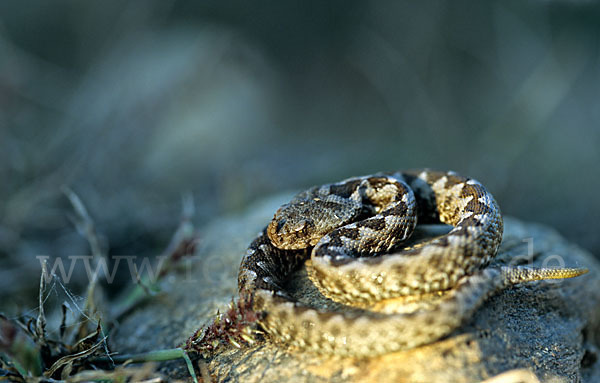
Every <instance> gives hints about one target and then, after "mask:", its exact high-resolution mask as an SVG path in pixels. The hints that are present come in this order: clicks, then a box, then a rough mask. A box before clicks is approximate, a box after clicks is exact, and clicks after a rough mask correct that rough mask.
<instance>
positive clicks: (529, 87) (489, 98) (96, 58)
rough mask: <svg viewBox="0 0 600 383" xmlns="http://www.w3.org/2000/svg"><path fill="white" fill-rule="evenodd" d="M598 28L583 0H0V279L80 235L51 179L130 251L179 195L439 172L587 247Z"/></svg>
mask: <svg viewBox="0 0 600 383" xmlns="http://www.w3.org/2000/svg"><path fill="white" fill-rule="evenodd" d="M599 37H600V7H599V6H598V3H597V2H592V1H516V2H510V1H508V2H488V1H470V2H462V1H452V2H447V1H435V2H414V1H389V2H385V1H374V0H373V1H360V2H359V1H277V0H272V1H256V2H247V1H241V0H239V1H229V2H223V1H217V0H208V1H199V2H198V1H197V2H194V1H164V0H154V1H139V2H123V1H120V0H104V1H101V2H89V1H79V0H56V1H52V2H48V1H43V0H37V1H28V2H26V3H23V2H20V1H2V2H1V3H0V180H1V181H0V270H2V271H1V272H0V273H1V274H0V286H1V291H2V292H3V294H2V295H5V294H7V295H11V294H13V295H12V299H13V300H14V299H15V297H16V296H18V294H16V295H14V293H16V292H23V290H22V289H23V287H24V286H25V287H28V288H29V289H30V290H31V291H29V292H27V294H29V297H32V296H35V288H36V279H37V278H38V275H39V270H40V268H39V262H38V260H37V259H36V258H35V256H36V255H50V256H68V255H81V254H87V253H88V252H89V250H88V248H87V244H86V242H85V240H84V239H82V238H81V237H80V236H79V235H78V234H77V233H76V231H75V229H74V227H73V225H72V223H71V222H70V221H69V214H70V213H71V208H70V206H69V204H68V201H67V200H66V198H65V196H64V195H63V194H62V192H61V186H63V185H67V186H69V187H71V188H72V189H73V190H74V191H75V192H76V193H77V194H78V195H79V196H80V197H81V199H82V200H83V201H84V202H85V203H86V205H87V206H88V208H89V210H90V214H91V215H92V216H93V217H94V219H95V221H96V224H97V228H98V231H99V232H100V233H102V237H101V238H102V240H103V241H104V242H103V243H104V244H105V246H107V249H108V251H109V254H113V255H141V256H151V255H156V254H158V253H160V251H161V250H162V249H163V248H164V247H165V246H166V244H167V243H168V240H169V237H170V235H171V233H172V232H173V230H174V228H175V227H176V225H177V223H178V220H179V212H180V207H181V203H180V201H181V196H182V195H183V194H185V193H186V192H191V193H192V194H193V195H194V197H195V202H196V208H197V209H196V217H195V221H196V223H198V225H200V226H201V225H202V224H203V223H205V222H208V221H209V220H210V219H211V217H213V216H214V215H216V214H224V213H233V212H237V211H241V210H243V209H244V208H246V207H248V206H249V205H250V204H251V203H252V201H255V200H257V199H260V198H261V197H262V196H264V195H268V194H272V193H276V192H281V191H284V190H285V191H289V190H295V189H299V188H304V187H306V186H309V185H311V184H316V183H323V182H330V181H335V180H339V179H342V178H345V177H348V176H352V175H360V174H365V173H371V172H375V171H380V170H395V169H405V168H420V167H430V168H438V169H453V170H456V171H458V172H460V173H463V174H466V175H469V176H472V177H475V178H477V179H479V180H480V181H482V182H483V183H484V184H485V185H487V186H488V188H489V189H490V190H491V191H492V192H493V194H494V195H495V196H496V197H497V199H498V201H499V202H500V205H501V207H502V210H503V211H504V212H505V213H506V214H510V215H514V216H517V217H520V218H522V219H524V220H530V221H538V222H543V223H546V224H549V225H552V226H553V227H555V228H557V229H558V230H559V231H560V232H562V233H563V234H564V235H565V236H567V237H568V238H569V239H571V240H573V241H574V242H576V243H578V244H580V245H581V246H583V247H585V248H587V249H589V250H591V251H592V252H593V253H595V254H600V238H599V236H598V234H597V233H598V229H597V221H598V218H600V214H599V213H600V198H599V197H598V190H600V182H599V181H598V176H599V175H600V172H599V169H598V163H599V161H600V150H599V146H600V130H599V125H600V106H599V105H598V104H599V101H598V100H599V96H600V54H599V53H600V52H599V48H600V39H599ZM17 301H18V299H17Z"/></svg>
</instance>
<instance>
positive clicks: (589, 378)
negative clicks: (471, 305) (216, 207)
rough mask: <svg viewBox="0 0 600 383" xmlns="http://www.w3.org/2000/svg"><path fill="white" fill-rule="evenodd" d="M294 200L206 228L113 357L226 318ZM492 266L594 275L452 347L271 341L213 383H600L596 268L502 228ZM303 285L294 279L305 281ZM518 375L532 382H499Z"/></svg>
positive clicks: (536, 298) (500, 313)
mask: <svg viewBox="0 0 600 383" xmlns="http://www.w3.org/2000/svg"><path fill="white" fill-rule="evenodd" d="M288 199H289V196H288V195H282V196H278V197H275V198H272V199H269V200H265V201H263V202H261V203H259V204H257V205H256V206H254V207H253V208H251V209H249V211H248V212H247V213H245V214H242V215H239V216H236V217H229V218H222V219H217V220H215V221H214V222H212V223H210V224H209V225H207V226H206V227H205V228H204V229H203V230H202V231H201V241H202V242H201V245H200V247H199V249H198V251H197V256H196V257H194V259H193V260H192V261H191V263H190V264H189V267H185V268H183V270H181V272H180V273H178V274H176V275H175V274H173V275H171V276H169V277H167V278H166V280H165V282H164V283H163V293H162V294H160V295H159V296H157V297H156V299H154V300H152V301H151V302H150V303H148V304H146V305H144V306H143V307H139V308H138V309H137V310H135V311H134V312H132V313H130V314H129V315H128V316H127V317H126V318H125V319H124V320H123V321H122V323H121V324H120V326H119V328H118V330H117V332H116V333H115V334H114V335H113V337H112V349H113V351H119V352H143V351H150V350H156V349H161V348H172V347H174V346H177V345H180V344H181V343H183V342H184V341H185V340H186V339H187V338H188V337H189V336H190V335H191V334H192V333H193V332H194V331H195V330H196V329H197V328H199V327H201V325H202V324H204V323H206V322H207V321H209V320H210V319H212V318H213V316H214V314H215V312H216V311H217V309H220V310H221V312H223V311H225V310H226V308H227V305H228V303H229V302H230V301H231V298H232V297H235V296H237V271H238V266H239V263H240V260H241V256H242V254H243V253H244V250H245V249H246V247H247V245H248V244H249V243H250V241H251V240H252V239H253V237H254V236H255V235H256V233H257V232H258V231H259V230H260V229H261V228H262V227H263V226H264V225H265V224H266V223H267V222H268V221H269V220H270V218H271V217H272V214H273V212H274V211H275V210H276V209H277V207H278V206H279V205H280V204H281V203H283V202H285V201H286V200H288ZM494 263H496V264H508V263H512V264H531V265H535V266H542V265H544V266H557V265H566V266H581V267H587V268H589V270H590V272H589V273H588V274H586V275H584V276H581V277H578V278H574V279H570V280H563V281H542V282H536V283H531V284H527V285H522V286H519V287H516V288H513V289H509V290H506V291H504V292H502V293H500V294H498V295H497V296H495V297H492V298H491V299H490V300H489V301H488V302H486V303H485V304H484V306H483V307H481V308H480V309H479V310H478V311H477V313H476V314H475V315H474V316H473V318H472V319H471V320H469V321H468V322H467V323H465V324H464V325H463V326H462V327H461V328H460V329H459V330H457V331H455V332H454V333H452V334H451V335H450V336H449V337H447V338H445V339H442V340H440V341H437V342H435V343H433V344H430V345H426V346H424V347H419V348H416V349H413V350H409V351H402V352H396V353H393V354H388V355H384V356H380V357H374V358H369V359H356V358H337V357H323V356H316V355H311V354H307V353H302V352H299V351H295V350H292V349H285V348H282V347H281V346H277V345H274V344H272V343H270V342H269V341H268V339H267V340H263V341H260V342H258V344H257V345H255V346H252V347H242V349H237V348H235V347H233V346H232V347H230V348H229V349H227V350H225V351H223V352H220V353H218V354H216V355H214V356H212V357H211V358H209V359H208V360H206V361H205V362H206V366H207V368H208V371H209V372H210V375H211V379H212V381H216V382H221V381H227V382H235V381H239V382H282V381H294V382H364V381H374V382H378V381H395V382H478V381H482V380H486V379H490V382H492V381H493V382H536V381H538V380H539V381H542V382H580V381H581V382H598V381H600V363H599V362H598V349H597V347H598V346H597V345H598V341H599V340H600V335H599V333H598V331H597V330H598V327H599V325H598V323H599V317H600V306H599V303H600V279H599V276H600V273H599V272H600V265H599V264H598V262H597V261H596V259H594V258H593V257H592V256H591V255H590V254H589V253H587V252H585V251H583V250H582V249H580V248H578V247H577V246H575V245H573V244H570V243H568V242H566V241H565V240H564V239H563V238H562V237H560V236H559V235H558V234H557V233H556V232H555V231H553V230H551V229H549V228H547V227H544V226H541V225H537V224H530V223H523V222H521V221H519V220H516V219H513V218H505V234H504V240H503V242H502V246H501V249H500V252H499V255H498V257H497V258H496V260H495V261H494ZM299 275H300V277H299V278H296V279H300V280H303V279H304V278H302V272H300V273H299ZM306 283H310V282H306ZM300 284H302V282H301V283H300ZM515 369H526V370H528V371H529V372H527V371H520V372H516V373H514V374H512V373H508V374H506V375H503V376H498V377H497V378H493V377H494V376H496V375H498V374H501V373H505V372H507V371H510V370H515ZM162 371H163V372H164V373H165V374H167V375H168V376H170V377H173V378H179V379H185V378H189V375H188V373H187V371H186V369H185V367H184V365H183V363H179V362H172V363H168V364H166V366H165V367H163V368H162ZM532 373H533V374H532Z"/></svg>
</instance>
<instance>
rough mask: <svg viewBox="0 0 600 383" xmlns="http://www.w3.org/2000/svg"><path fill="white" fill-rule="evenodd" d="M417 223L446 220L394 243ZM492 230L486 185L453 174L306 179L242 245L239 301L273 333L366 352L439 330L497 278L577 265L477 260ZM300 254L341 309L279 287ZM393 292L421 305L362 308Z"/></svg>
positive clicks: (486, 253)
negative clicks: (442, 227) (326, 181)
mask: <svg viewBox="0 0 600 383" xmlns="http://www.w3.org/2000/svg"><path fill="white" fill-rule="evenodd" d="M417 221H418V222H419V223H435V222H438V223H439V222H441V223H444V224H447V225H451V226H453V228H452V229H451V230H450V231H449V232H448V233H447V234H444V235H442V236H438V237H437V238H434V239H430V240H428V241H426V242H424V243H419V244H417V245H415V246H412V247H409V248H407V249H402V244H403V241H405V240H406V239H407V238H408V237H409V236H410V235H411V232H412V231H413V228H414V227H415V225H416V223H417ZM502 231H503V221H502V216H501V213H500V209H499V208H498V205H497V203H496V201H495V200H494V198H493V197H492V195H491V194H490V193H489V192H488V191H487V190H486V189H485V188H484V187H483V186H482V185H481V184H480V183H479V182H477V181H475V180H473V179H469V178H465V177H462V176H460V175H457V174H456V173H453V172H433V171H420V172H403V173H400V172H398V173H378V174H374V175H370V176H365V177H355V178H350V179H347V180H345V181H342V182H339V183H335V184H330V185H324V186H319V187H313V188H311V189H309V190H307V191H304V192H302V193H300V194H298V195H297V196H296V197H294V199H293V200H292V201H291V202H290V203H288V204H285V205H283V206H282V207H281V208H280V209H279V210H278V211H277V213H276V214H275V216H274V218H273V221H272V222H271V223H270V224H269V225H268V227H267V228H265V230H264V231H263V232H261V233H260V234H259V235H258V237H257V238H256V239H255V240H254V241H253V242H252V244H251V245H250V246H249V248H248V250H247V252H246V254H245V255H244V257H243V259H242V263H241V266H240V270H239V275H238V286H239V291H240V300H243V301H244V302H247V303H248V305H249V307H251V309H252V310H253V311H254V312H255V313H257V318H258V321H259V324H260V326H261V327H262V328H263V329H264V330H265V331H266V332H267V333H268V334H269V336H270V337H271V338H272V339H273V340H275V341H276V342H279V343H284V344H287V345H291V346H295V347H297V348H300V349H302V350H308V351H313V352H316V353H324V354H338V355H354V356H370V355H379V354H383V353H387V352H392V351H397V350H402V349H408V348H412V347H416V346H419V345H422V344H426V343H431V342H433V341H435V340H437V339H439V338H441V337H443V336H445V335H447V334H449V333H450V332H452V331H453V330H454V329H456V328H457V327H459V326H460V325H461V323H462V322H463V321H464V320H465V319H466V318H468V317H470V316H471V314H472V313H473V312H474V311H475V310H476V309H477V308H478V307H479V306H480V305H481V304H482V303H483V302H484V301H485V300H486V299H487V298H488V297H489V296H490V295H492V294H494V293H496V292H498V291H500V290H502V289H504V288H506V287H509V286H512V285H515V284H518V283H522V282H528V281H534V280H540V279H555V278H570V277H574V276H578V275H580V274H583V273H585V272H586V271H587V270H585V269H579V268H560V269H548V268H530V267H516V266H515V267H498V268H491V267H487V266H488V264H489V263H490V261H491V260H492V258H493V257H494V256H495V255H496V252H497V250H498V246H499V245H500V242H501V239H502ZM308 258H310V259H311V262H310V264H309V265H308V272H309V277H310V279H311V280H312V282H313V283H314V284H315V285H316V286H317V288H318V289H319V291H320V292H321V293H322V294H323V295H325V296H326V297H328V298H330V299H332V300H334V301H337V302H341V303H343V304H344V305H346V306H351V307H350V308H346V309H344V310H338V311H324V310H319V309H315V308H312V307H310V306H308V305H305V304H302V303H300V302H299V301H297V300H296V299H294V298H293V297H292V296H291V295H290V294H289V293H288V292H286V289H285V285H286V283H287V281H288V280H289V278H290V276H291V274H292V273H293V272H294V271H295V270H297V269H298V268H299V266H301V265H302V264H304V262H305V261H306V260H307V259H308ZM398 297H399V298H401V299H405V300H409V298H410V299H412V302H417V303H418V302H419V301H420V300H421V299H420V298H422V297H429V298H430V299H428V300H429V301H433V303H431V304H429V305H428V306H423V307H417V309H415V310H412V311H403V310H400V311H394V312H386V311H384V312H381V311H373V310H371V308H372V306H373V305H374V304H376V302H379V301H382V300H389V299H391V298H398ZM417 306H418V304H417Z"/></svg>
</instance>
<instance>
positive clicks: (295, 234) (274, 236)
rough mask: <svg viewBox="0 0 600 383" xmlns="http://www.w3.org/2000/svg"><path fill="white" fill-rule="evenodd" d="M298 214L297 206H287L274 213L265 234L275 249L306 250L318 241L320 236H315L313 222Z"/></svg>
mask: <svg viewBox="0 0 600 383" xmlns="http://www.w3.org/2000/svg"><path fill="white" fill-rule="evenodd" d="M298 213H299V212H298V211H297V206H295V205H289V204H288V205H284V206H282V207H281V208H280V209H279V210H277V213H275V216H274V217H273V220H272V221H271V223H270V224H269V226H268V227H267V234H268V236H269V239H270V240H271V242H272V243H273V244H274V245H275V246H276V247H278V248H280V249H284V250H297V249H306V248H308V247H310V246H314V245H315V244H316V243H317V242H318V241H319V239H320V237H321V235H318V236H317V235H315V230H314V226H315V224H314V221H313V220H312V219H311V218H310V217H306V216H303V215H302V214H298Z"/></svg>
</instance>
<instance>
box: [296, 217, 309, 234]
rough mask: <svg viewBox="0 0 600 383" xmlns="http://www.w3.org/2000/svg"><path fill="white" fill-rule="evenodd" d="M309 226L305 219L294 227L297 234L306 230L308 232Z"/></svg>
mask: <svg viewBox="0 0 600 383" xmlns="http://www.w3.org/2000/svg"><path fill="white" fill-rule="evenodd" d="M307 226H308V222H307V221H306V220H305V219H303V220H302V221H300V222H298V224H297V225H296V226H295V227H294V231H296V232H300V231H304V230H306V227H307Z"/></svg>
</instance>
